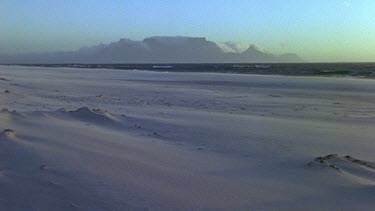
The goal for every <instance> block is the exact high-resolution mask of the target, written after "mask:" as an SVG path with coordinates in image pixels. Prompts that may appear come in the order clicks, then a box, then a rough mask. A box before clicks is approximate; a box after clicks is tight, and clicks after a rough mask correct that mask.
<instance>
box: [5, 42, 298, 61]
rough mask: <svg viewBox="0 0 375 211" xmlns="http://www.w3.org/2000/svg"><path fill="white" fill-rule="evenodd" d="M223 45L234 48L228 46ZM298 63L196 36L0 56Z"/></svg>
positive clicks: (293, 58) (286, 56) (288, 56)
mask: <svg viewBox="0 0 375 211" xmlns="http://www.w3.org/2000/svg"><path fill="white" fill-rule="evenodd" d="M229 44H230V43H228V45H227V46H226V47H227V48H234V47H233V46H232V45H229ZM286 62H302V59H301V58H300V57H299V56H298V55H296V54H291V53H290V54H283V55H274V54H271V53H266V52H263V51H261V50H259V49H258V48H257V47H256V46H255V45H251V46H250V47H249V48H248V49H247V50H245V51H243V52H238V50H237V49H234V50H233V51H232V52H228V51H227V50H224V49H223V47H222V46H220V45H219V44H217V43H215V42H212V41H208V40H206V38H200V37H180V36H177V37H160V36H156V37H149V38H146V39H144V40H142V41H134V40H130V39H120V40H119V41H117V42H113V43H110V44H100V45H96V46H93V47H85V48H81V49H79V50H77V51H71V52H53V53H28V54H17V55H0V63H3V64H4V63H7V64H9V63H28V64H35V63H45V64H51V63H97V64H99V63H286Z"/></svg>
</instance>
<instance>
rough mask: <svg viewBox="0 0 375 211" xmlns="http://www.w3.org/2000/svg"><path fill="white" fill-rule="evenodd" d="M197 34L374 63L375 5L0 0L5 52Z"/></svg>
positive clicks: (364, 0)
mask: <svg viewBox="0 0 375 211" xmlns="http://www.w3.org/2000/svg"><path fill="white" fill-rule="evenodd" d="M154 35H167V36H175V35H183V36H200V37H207V39H209V40H212V41H216V42H224V41H234V42H239V43H243V44H246V45H248V44H251V43H253V44H256V45H257V46H259V47H260V48H261V49H264V50H266V51H269V52H273V53H276V54H281V53H285V52H293V53H297V54H299V55H300V56H302V57H303V58H304V59H305V60H307V61H373V62H375V1H374V0H204V1H203V0H186V1H184V0H108V1H104V0H85V1H84V0H0V53H18V52H31V51H39V52H40V51H56V50H73V49H78V48H80V47H82V46H91V45H95V44H99V43H109V42H112V41H117V40H118V39H120V38H131V39H135V40H141V39H143V38H145V37H148V36H154Z"/></svg>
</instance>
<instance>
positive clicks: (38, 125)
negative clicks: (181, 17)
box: [0, 66, 375, 211]
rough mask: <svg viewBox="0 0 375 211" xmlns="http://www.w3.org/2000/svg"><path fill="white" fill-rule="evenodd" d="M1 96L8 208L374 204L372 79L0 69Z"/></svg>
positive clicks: (0, 194)
mask: <svg viewBox="0 0 375 211" xmlns="http://www.w3.org/2000/svg"><path fill="white" fill-rule="evenodd" d="M0 92H1V94H0V102H1V107H2V108H3V110H2V111H1V112H0V132H1V131H3V130H4V131H3V132H2V134H1V137H0V210H7V211H12V210H35V211H38V210H39V211H45V210H55V211H58V210H90V211H96V210H98V211H99V210H113V211H115V210H116V211H120V210H374V209H375V153H374V152H375V130H374V125H375V81H374V80H368V79H355V78H333V77H332V78H328V77H326V78H324V77H286V76H259V75H241V74H221V73H171V72H151V71H137V70H134V71H130V70H127V71H124V70H109V69H78V68H43V67H22V66H0ZM331 154H335V155H331ZM327 155H331V156H327ZM319 156H321V157H320V158H317V157H319ZM324 156H325V157H324Z"/></svg>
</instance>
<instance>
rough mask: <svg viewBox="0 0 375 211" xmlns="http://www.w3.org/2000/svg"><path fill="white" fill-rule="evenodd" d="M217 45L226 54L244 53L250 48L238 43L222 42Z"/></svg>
mask: <svg viewBox="0 0 375 211" xmlns="http://www.w3.org/2000/svg"><path fill="white" fill-rule="evenodd" d="M217 45H218V46H219V47H220V48H221V50H222V51H223V52H225V53H242V52H244V51H245V50H246V49H247V48H248V47H249V45H247V44H243V43H236V42H221V43H217Z"/></svg>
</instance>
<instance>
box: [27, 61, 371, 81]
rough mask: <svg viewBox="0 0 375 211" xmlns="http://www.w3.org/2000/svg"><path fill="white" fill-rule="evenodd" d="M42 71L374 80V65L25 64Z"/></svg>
mask: <svg viewBox="0 0 375 211" xmlns="http://www.w3.org/2000/svg"><path fill="white" fill-rule="evenodd" d="M22 65H27V66H41V67H73V68H104V69H121V70H151V71H162V72H218V73H231V74H236V73H238V74H262V75H291V76H331V77H358V78H375V63H298V64H297V63H293V64H285V63H283V64H274V63H273V64H22Z"/></svg>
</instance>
